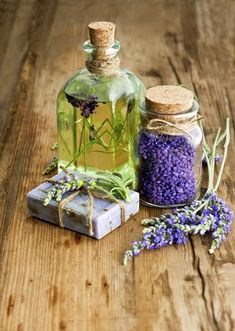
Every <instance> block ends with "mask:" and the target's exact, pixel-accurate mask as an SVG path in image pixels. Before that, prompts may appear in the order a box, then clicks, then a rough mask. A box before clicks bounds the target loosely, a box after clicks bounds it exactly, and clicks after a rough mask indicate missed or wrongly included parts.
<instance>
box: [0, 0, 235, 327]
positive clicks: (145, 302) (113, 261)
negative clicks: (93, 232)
mask: <svg viewBox="0 0 235 331" xmlns="http://www.w3.org/2000/svg"><path fill="white" fill-rule="evenodd" d="M93 20H111V21H114V22H116V24H117V31H118V33H117V34H118V39H119V40H120V41H121V44H122V50H121V59H122V64H123V66H125V67H127V68H129V69H130V70H132V71H134V72H135V73H137V74H139V75H140V76H141V77H142V79H143V81H144V82H145V84H146V86H147V87H149V86H153V85H156V84H178V83H181V84H183V85H185V86H188V87H190V88H193V89H194V90H195V92H196V93H197V95H198V97H199V99H200V103H201V111H202V114H203V115H204V116H205V119H204V125H205V128H206V133H207V134H208V136H209V137H211V136H212V135H213V133H214V132H215V128H216V127H218V126H222V125H223V124H224V118H225V117H226V116H229V117H230V118H231V124H232V143H231V147H230V152H229V156H228V162H227V167H226V170H225V174H224V176H223V180H222V184H221V187H220V192H219V193H220V195H221V196H223V198H224V199H225V200H227V201H228V202H229V203H230V204H231V205H233V202H234V193H235V192H234V187H235V186H234V181H235V170H234V169H235V157H234V121H235V89H234V86H235V1H233V0H223V1H215V0H207V1H203V0H145V1H141V0H134V1H133V0H125V1H121V0H116V1H111V0H103V1H95V0H80V1H76V0H58V1H56V0H55V1H53V0H51V1H47V0H21V1H17V0H2V1H1V2H0V29H1V41H0V45H1V47H0V74H1V79H0V125H1V128H0V199H1V204H0V215H1V222H0V270H1V273H0V312H1V319H0V329H1V331H31V330H35V331H39V330H40V331H41V330H47V331H55V330H67V331H73V330H79V331H83V330H84V331H90V330H91V331H93V330H95V331H96V330H97V331H109V330H113V331H119V330H127V331H136V330H141V331H145V330H146V331H155V330H157V331H158V330H161V331H162V330H164V331H165V330H167V331H168V330H170V331H171V330H177V331H178V330H192V331H194V330H195V331H197V330H206V331H208V330H222V331H231V330H235V299H234V298H235V282H234V279H235V244H234V242H235V228H234V226H233V228H232V232H231V233H230V234H229V236H228V240H227V241H226V242H225V243H224V244H223V246H222V247H221V249H220V250H219V251H218V252H216V253H215V255H213V256H211V255H209V254H208V247H209V243H210V238H206V237H205V238H200V237H192V238H191V239H190V241H189V243H188V244H186V245H184V246H179V247H169V248H164V249H161V250H159V251H154V252H147V253H143V254H142V255H140V256H139V257H138V258H136V259H135V261H134V262H133V263H130V264H129V265H128V266H127V267H124V266H123V265H122V264H121V261H122V253H123V252H124V251H125V249H127V248H128V245H129V243H130V242H131V241H132V240H133V239H136V238H138V237H139V236H140V234H141V226H140V220H141V219H143V218H144V217H146V216H149V215H159V214H160V213H161V210H154V209H147V208H144V207H142V209H141V212H140V213H139V214H138V216H137V217H135V218H134V219H132V220H131V221H130V222H129V223H127V224H125V225H124V226H123V227H121V228H119V229H118V230H116V231H114V232H113V233H112V234H110V235H109V236H107V237H106V238H104V239H103V240H101V241H95V240H93V239H91V238H87V237H84V236H80V235H77V234H76V235H75V234H74V233H72V232H69V231H66V230H62V229H59V228H56V227H53V226H51V225H47V224H45V223H42V222H35V221H34V220H32V219H30V218H28V217H27V211H26V204H25V195H26V192H27V191H29V190H30V189H32V188H33V187H35V186H36V185H38V183H40V182H41V181H42V176H41V170H42V169H43V167H44V166H45V164H46V163H47V162H48V160H50V158H51V157H52V155H53V152H52V151H50V148H49V147H50V145H51V144H52V143H53V142H54V141H55V139H56V131H55V128H56V124H55V99H56V94H57V92H58V90H59V88H60V86H61V85H62V84H63V82H64V81H65V80H66V79H67V78H68V77H69V76H70V75H71V74H72V73H74V72H75V71H76V70H77V69H78V68H80V67H81V66H83V63H84V61H85V54H84V53H83V51H82V47H81V45H82V43H83V41H84V40H85V39H86V38H87V24H88V23H89V22H90V21H93Z"/></svg>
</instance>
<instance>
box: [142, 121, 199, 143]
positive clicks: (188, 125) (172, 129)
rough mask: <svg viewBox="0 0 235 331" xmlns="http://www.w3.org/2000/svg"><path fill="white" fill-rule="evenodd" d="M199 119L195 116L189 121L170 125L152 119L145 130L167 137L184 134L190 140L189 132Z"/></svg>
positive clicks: (166, 122) (170, 123)
mask: <svg viewBox="0 0 235 331" xmlns="http://www.w3.org/2000/svg"><path fill="white" fill-rule="evenodd" d="M201 119H202V117H201V116H195V117H193V118H192V119H191V120H189V121H184V122H183V121H182V122H180V121H179V122H178V123H172V122H169V121H166V120H163V119H160V118H154V119H152V120H150V121H149V123H148V124H147V126H146V128H147V130H149V131H156V132H157V133H160V134H167V135H179V134H180V133H184V134H186V135H188V136H189V137H190V138H193V137H192V135H191V134H190V133H189V132H190V130H191V129H192V128H193V127H194V126H195V123H196V122H198V121H200V120H201Z"/></svg>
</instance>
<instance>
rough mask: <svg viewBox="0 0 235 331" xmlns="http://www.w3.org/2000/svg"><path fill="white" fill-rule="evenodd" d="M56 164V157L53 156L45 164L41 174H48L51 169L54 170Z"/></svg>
mask: <svg viewBox="0 0 235 331" xmlns="http://www.w3.org/2000/svg"><path fill="white" fill-rule="evenodd" d="M57 166H58V158H57V157H53V159H52V160H51V162H50V163H49V164H48V165H47V167H46V168H45V169H44V170H43V172H42V175H43V176H45V175H49V174H50V173H51V172H52V171H53V170H55V169H56V168H57Z"/></svg>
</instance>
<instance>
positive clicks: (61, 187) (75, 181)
mask: <svg viewBox="0 0 235 331" xmlns="http://www.w3.org/2000/svg"><path fill="white" fill-rule="evenodd" d="M84 185H85V182H84V181H83V180H81V179H80V178H77V177H76V176H71V175H69V176H65V177H64V178H63V179H61V180H60V181H59V182H58V183H57V184H55V185H54V186H53V187H52V188H51V189H50V190H49V192H48V193H47V195H46V198H45V200H44V203H43V204H44V206H47V205H48V204H49V203H50V201H51V200H52V199H54V200H56V201H57V202H60V201H61V200H62V198H63V195H64V194H65V193H67V192H70V191H75V190H79V189H80V188H81V187H83V186H84Z"/></svg>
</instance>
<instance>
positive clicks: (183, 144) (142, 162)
mask: <svg viewBox="0 0 235 331" xmlns="http://www.w3.org/2000/svg"><path fill="white" fill-rule="evenodd" d="M145 101H146V102H145V103H146V105H145V108H143V109H142V111H141V129H140V133H139V141H138V153H139V165H138V172H137V173H138V187H139V192H140V196H141V201H142V203H144V204H146V205H148V206H156V207H165V208H168V207H176V206H182V205H186V204H189V203H191V202H192V201H193V200H195V199H196V198H197V197H198V196H199V194H200V182H201V169H202V151H203V145H202V130H201V126H200V125H199V117H198V111H199V104H198V102H197V101H196V100H195V99H194V96H193V93H192V92H191V91H190V90H188V89H186V88H183V87H181V86H158V87H154V88H151V89H149V90H147V92H146V98H145Z"/></svg>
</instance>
